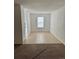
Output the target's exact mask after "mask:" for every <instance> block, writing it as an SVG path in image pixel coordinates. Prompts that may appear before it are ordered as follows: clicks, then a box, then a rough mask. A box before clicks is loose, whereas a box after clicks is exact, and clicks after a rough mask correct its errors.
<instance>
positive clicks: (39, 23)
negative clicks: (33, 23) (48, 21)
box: [37, 17, 44, 28]
mask: <svg viewBox="0 0 79 59" xmlns="http://www.w3.org/2000/svg"><path fill="white" fill-rule="evenodd" d="M37 27H38V28H43V27H44V17H37Z"/></svg>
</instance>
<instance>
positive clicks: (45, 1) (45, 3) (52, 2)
mask: <svg viewBox="0 0 79 59" xmlns="http://www.w3.org/2000/svg"><path fill="white" fill-rule="evenodd" d="M15 2H16V3H20V4H21V5H23V6H24V7H25V8H28V9H31V10H35V11H53V10H56V9H58V8H61V7H63V6H64V5H65V0H15Z"/></svg>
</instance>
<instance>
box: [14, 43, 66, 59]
mask: <svg viewBox="0 0 79 59" xmlns="http://www.w3.org/2000/svg"><path fill="white" fill-rule="evenodd" d="M16 46H18V47H17V48H16ZM14 59H65V46H64V45H63V44H24V45H15V50H14Z"/></svg>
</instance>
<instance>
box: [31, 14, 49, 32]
mask: <svg viewBox="0 0 79 59" xmlns="http://www.w3.org/2000/svg"><path fill="white" fill-rule="evenodd" d="M39 16H43V17H44V21H45V23H44V28H43V29H40V28H37V17H39ZM30 20H31V32H35V31H50V14H34V13H31V14H30Z"/></svg>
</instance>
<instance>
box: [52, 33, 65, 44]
mask: <svg viewBox="0 0 79 59" xmlns="http://www.w3.org/2000/svg"><path fill="white" fill-rule="evenodd" d="M51 34H52V35H54V36H55V37H56V38H57V39H58V40H59V41H61V43H63V44H64V45H65V42H64V41H62V39H61V38H59V37H58V36H57V35H56V34H54V33H51Z"/></svg>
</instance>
